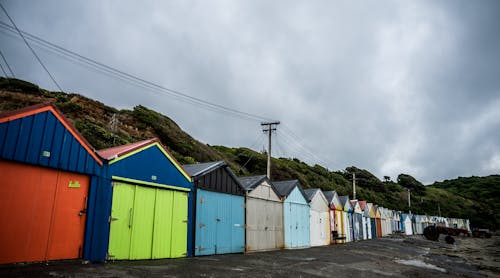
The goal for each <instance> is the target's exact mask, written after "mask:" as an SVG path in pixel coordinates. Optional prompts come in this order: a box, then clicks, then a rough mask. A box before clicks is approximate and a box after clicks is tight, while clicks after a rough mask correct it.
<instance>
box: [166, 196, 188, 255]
mask: <svg viewBox="0 0 500 278" xmlns="http://www.w3.org/2000/svg"><path fill="white" fill-rule="evenodd" d="M162 191H164V190H162ZM173 196H174V202H173V205H172V207H171V208H170V210H171V211H173V212H174V213H173V217H172V223H171V225H170V226H171V227H170V228H171V229H172V246H171V251H170V257H171V258H179V257H185V256H186V255H187V243H188V237H187V235H188V193H186V192H180V191H174V192H173Z"/></svg>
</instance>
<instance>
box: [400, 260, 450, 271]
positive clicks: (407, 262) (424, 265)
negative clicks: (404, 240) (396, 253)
mask: <svg viewBox="0 0 500 278" xmlns="http://www.w3.org/2000/svg"><path fill="white" fill-rule="evenodd" d="M395 262H396V263H398V264H404V265H410V266H416V267H422V268H427V269H432V270H437V271H441V272H444V273H446V269H444V268H442V267H438V266H435V265H433V264H428V263H426V262H424V261H421V260H415V259H413V260H395Z"/></svg>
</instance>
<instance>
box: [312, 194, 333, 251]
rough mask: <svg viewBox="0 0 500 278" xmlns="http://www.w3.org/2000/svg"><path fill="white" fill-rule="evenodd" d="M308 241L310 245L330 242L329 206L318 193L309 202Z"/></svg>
mask: <svg viewBox="0 0 500 278" xmlns="http://www.w3.org/2000/svg"><path fill="white" fill-rule="evenodd" d="M310 207H311V208H310V241H311V246H321V245H328V244H330V208H329V207H328V204H327V203H326V200H324V199H323V198H322V197H321V195H320V194H316V195H315V196H314V197H313V199H312V200H311V203H310Z"/></svg>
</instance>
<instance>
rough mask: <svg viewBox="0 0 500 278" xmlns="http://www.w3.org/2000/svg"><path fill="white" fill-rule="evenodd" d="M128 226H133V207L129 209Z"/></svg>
mask: <svg viewBox="0 0 500 278" xmlns="http://www.w3.org/2000/svg"><path fill="white" fill-rule="evenodd" d="M128 227H129V228H131V227H132V208H130V210H129V218H128Z"/></svg>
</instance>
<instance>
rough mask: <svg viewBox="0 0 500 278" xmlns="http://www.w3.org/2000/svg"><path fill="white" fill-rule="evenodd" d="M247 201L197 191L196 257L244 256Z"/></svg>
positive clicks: (242, 198)
mask: <svg viewBox="0 0 500 278" xmlns="http://www.w3.org/2000/svg"><path fill="white" fill-rule="evenodd" d="M244 202H245V199H244V197H242V196H235V195H230V194H224V193H219V192H212V191H207V190H202V189H197V202H196V203H197V207H196V233H195V255H197V256H199V255H212V254H224V253H237V252H243V251H244V248H245V230H244V229H245V208H244Z"/></svg>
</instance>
